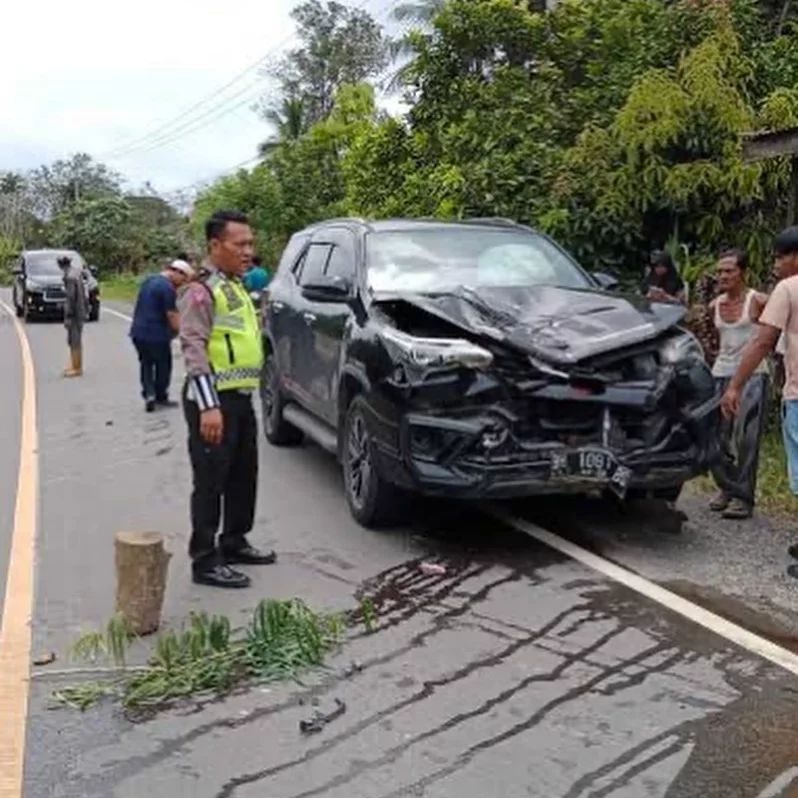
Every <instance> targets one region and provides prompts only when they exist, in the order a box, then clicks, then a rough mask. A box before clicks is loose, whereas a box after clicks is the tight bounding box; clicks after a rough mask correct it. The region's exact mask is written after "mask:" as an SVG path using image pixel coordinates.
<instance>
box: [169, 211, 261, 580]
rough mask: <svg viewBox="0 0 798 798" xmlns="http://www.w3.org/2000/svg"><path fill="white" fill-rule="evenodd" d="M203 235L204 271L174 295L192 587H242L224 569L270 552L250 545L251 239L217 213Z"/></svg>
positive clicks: (238, 576)
mask: <svg viewBox="0 0 798 798" xmlns="http://www.w3.org/2000/svg"><path fill="white" fill-rule="evenodd" d="M205 236H206V239H207V242H208V264H207V265H208V269H209V274H208V276H207V278H206V279H205V280H202V281H197V282H194V283H192V284H191V285H190V286H189V288H188V290H187V291H186V292H185V293H184V294H183V296H182V297H181V299H180V345H181V348H182V351H183V362H184V364H185V367H186V385H185V388H184V390H183V400H184V401H183V409H184V411H185V415H186V422H187V424H188V449H189V456H190V458H191V468H192V471H193V477H194V485H193V491H192V494H191V542H190V544H189V555H190V556H191V560H192V576H193V579H194V582H196V583H197V584H203V585H212V586H213V587H226V588H241V587H247V586H248V585H249V584H250V579H249V577H248V576H247V575H246V574H243V573H241V572H239V571H238V570H234V569H233V568H231V567H230V566H231V565H268V564H270V563H273V562H274V561H275V555H274V552H271V551H269V552H265V551H259V550H258V549H256V548H255V547H254V546H252V545H251V544H250V543H249V542H248V541H247V535H248V534H249V533H250V532H251V531H252V527H253V525H254V522H255V501H256V497H257V488H258V437H257V423H256V421H255V411H254V409H253V406H252V394H253V393H254V392H255V391H256V390H257V388H258V385H259V383H260V372H261V368H262V366H263V342H262V339H261V331H260V324H259V321H258V314H257V312H256V310H255V306H254V305H253V303H252V301H251V300H250V298H249V294H248V293H247V290H246V288H244V285H243V283H242V279H243V277H244V275H245V274H246V271H247V269H248V268H249V266H250V264H251V262H252V254H253V247H254V237H253V233H252V228H251V227H250V225H249V221H248V220H247V217H246V216H245V215H244V214H242V213H239V212H237V211H217V212H216V213H214V214H213V216H211V218H210V219H209V220H208V221H207V223H206V225H205ZM220 524H221V535H219V537H218V540H217V535H218V533H219V526H220Z"/></svg>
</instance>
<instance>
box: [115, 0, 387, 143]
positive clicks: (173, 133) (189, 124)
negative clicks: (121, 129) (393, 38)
mask: <svg viewBox="0 0 798 798" xmlns="http://www.w3.org/2000/svg"><path fill="white" fill-rule="evenodd" d="M368 2H369V0H361V2H360V3H359V4H358V5H357V6H355V8H363V7H364V6H365V5H367V3H368ZM400 2H402V0H386V2H385V3H383V5H382V6H381V7H380V9H379V12H378V14H377V16H375V19H378V20H379V19H382V20H383V21H384V20H385V19H387V17H388V16H389V14H390V13H391V11H392V10H393V9H394V8H395V7H396V6H398V5H399V3H400ZM293 37H294V34H292V35H291V36H289V37H287V38H286V39H284V40H283V41H282V42H281V43H280V44H278V45H277V48H281V47H282V46H284V44H286V43H287V42H288V41H290V40H291V39H292V38H293ZM277 48H272V50H271V51H269V52H268V53H266V54H265V55H264V56H262V57H261V58H259V59H258V60H257V61H256V62H255V63H254V64H252V65H250V67H248V68H247V69H245V70H243V71H242V72H241V73H239V74H238V75H237V76H236V77H234V78H233V79H232V80H230V81H228V83H226V84H225V86H224V87H222V89H221V90H224V89H227V88H229V87H230V86H232V85H233V84H234V83H236V82H237V81H238V80H239V79H240V78H241V77H242V76H243V75H244V74H246V73H247V72H248V71H251V70H252V69H253V68H254V67H256V66H258V65H263V64H264V62H265V61H267V60H268V59H269V58H270V57H271V56H273V54H274V49H277ZM259 86H260V81H256V82H255V83H253V84H250V85H249V86H248V87H245V88H244V89H241V90H239V91H237V92H236V93H235V94H233V95H231V96H230V97H227V98H225V99H224V100H222V101H221V102H220V103H218V104H216V105H215V106H212V107H211V108H209V109H207V110H206V111H204V112H203V113H201V114H200V115H199V116H194V117H193V118H191V119H187V120H186V121H184V122H182V123H180V124H178V125H177V127H173V126H174V125H175V123H179V122H180V120H181V119H182V118H183V117H185V116H187V115H188V114H190V112H191V111H193V110H194V109H196V108H198V107H200V106H202V105H203V104H204V103H205V102H206V101H207V99H208V98H207V97H206V98H205V99H204V100H201V101H200V102H198V103H195V104H194V105H193V106H191V108H189V109H186V111H184V112H183V113H181V114H178V116H177V117H175V118H174V119H173V120H172V121H171V122H167V123H165V124H164V125H161V126H160V127H159V128H156V130H154V131H151V132H150V134H145V135H144V136H142V137H141V138H140V139H137V140H136V141H135V142H131V143H130V144H128V145H127V146H122V147H119V148H117V149H116V150H113V151H112V152H111V155H110V156H109V157H115V158H125V157H128V156H130V155H134V154H136V155H144V154H146V153H147V152H150V151H152V150H155V149H159V148H161V147H164V146H167V145H168V144H171V143H173V142H174V141H178V140H179V139H181V138H185V137H186V136H188V135H191V134H192V133H194V132H196V131H197V130H200V129H202V128H203V127H206V126H207V125H209V124H211V123H213V122H215V121H216V120H217V119H220V118H222V117H224V116H226V115H227V114H229V113H232V112H233V111H235V110H237V109H238V108H241V107H242V106H243V105H245V104H247V103H248V102H251V101H252V100H253V99H255V97H256V96H258V95H259V94H260V89H259V88H258V87H259ZM252 88H255V89H256V90H255V91H254V92H252V93H251V94H249V95H248V96H246V97H244V99H243V100H242V101H241V102H238V103H236V104H235V105H232V106H230V105H229V103H230V102H231V101H232V100H234V99H237V98H238V97H240V96H242V95H244V94H246V92H248V91H249V90H250V89H252ZM221 90H219V91H221ZM209 96H212V95H209ZM169 128H172V129H169ZM158 131H163V132H161V133H159V134H158ZM155 134H158V135H155ZM148 139H149V141H148Z"/></svg>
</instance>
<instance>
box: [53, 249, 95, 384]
mask: <svg viewBox="0 0 798 798" xmlns="http://www.w3.org/2000/svg"><path fill="white" fill-rule="evenodd" d="M58 265H59V266H60V267H61V271H62V272H63V273H64V292H65V294H66V301H65V303H64V326H65V327H66V331H67V345H68V346H69V366H67V368H66V370H65V371H64V376H65V377H80V376H82V375H83V325H84V323H85V322H86V316H87V315H88V313H87V305H88V303H87V301H86V287H85V285H84V284H83V271H82V269H81V267H80V266H79V265H78V266H73V265H72V260H71V259H70V258H67V257H63V258H59V259H58Z"/></svg>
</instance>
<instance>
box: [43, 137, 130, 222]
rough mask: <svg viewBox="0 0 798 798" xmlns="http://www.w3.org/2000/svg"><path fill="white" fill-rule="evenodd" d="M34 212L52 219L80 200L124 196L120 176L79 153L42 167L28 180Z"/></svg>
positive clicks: (88, 156) (84, 154)
mask: <svg viewBox="0 0 798 798" xmlns="http://www.w3.org/2000/svg"><path fill="white" fill-rule="evenodd" d="M29 184H30V192H31V205H32V208H31V209H32V211H33V212H34V213H36V214H37V215H39V216H41V217H42V218H45V219H49V218H52V217H54V216H55V215H57V214H58V213H60V212H62V211H64V210H65V209H67V208H68V207H69V206H70V205H72V204H74V203H76V202H78V201H80V200H81V199H97V198H100V197H114V196H119V195H120V194H121V177H120V176H119V175H118V174H117V173H116V172H113V171H112V170H110V169H109V168H108V167H107V166H105V165H104V164H100V163H97V162H96V161H95V160H94V159H93V158H92V157H91V156H90V155H87V154H86V153H78V154H77V155H73V156H72V157H71V158H69V159H68V160H58V161H55V163H53V164H52V165H50V166H40V167H39V168H38V169H36V170H34V171H33V172H32V173H31V174H30V177H29Z"/></svg>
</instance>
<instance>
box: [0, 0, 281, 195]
mask: <svg viewBox="0 0 798 798" xmlns="http://www.w3.org/2000/svg"><path fill="white" fill-rule="evenodd" d="M295 2H296V0H237V2H235V3H219V2H213V3H209V2H207V0H202V2H197V0H137V1H136V2H135V3H124V4H122V3H108V2H107V0H104V1H103V2H100V0H71V2H69V3H57V2H55V0H48V1H47V2H44V1H43V0H28V2H15V3H7V4H5V5H4V8H3V27H4V29H5V30H6V31H7V32H10V31H13V32H14V33H13V34H12V35H6V36H4V41H3V46H2V47H1V48H0V74H2V75H3V76H4V78H3V80H2V81H0V170H2V169H30V168H35V167H36V166H38V165H40V164H42V163H46V162H48V161H52V160H53V159H55V158H59V157H64V156H67V155H69V154H71V153H73V152H76V151H87V152H90V153H91V154H92V155H95V156H97V157H101V156H103V155H106V156H107V154H108V153H109V152H111V151H113V150H115V149H116V150H118V149H119V148H120V147H123V146H125V145H127V146H132V144H133V143H135V142H136V140H137V139H140V138H141V137H142V136H145V134H148V133H149V132H150V131H152V130H153V129H154V128H157V127H158V126H159V125H161V124H162V123H164V122H166V121H169V120H171V119H173V118H174V117H175V116H176V115H177V114H179V113H181V112H182V111H183V110H185V109H186V108H188V107H189V106H191V105H192V104H194V103H195V102H196V101H198V100H200V99H201V98H203V97H205V96H206V95H207V94H209V93H210V92H211V91H213V90H214V89H216V88H218V87H220V86H221V85H223V84H225V83H226V82H227V81H229V80H230V79H231V78H232V77H233V76H234V75H236V74H237V73H239V72H240V71H241V70H243V69H244V68H245V67H247V66H248V65H250V64H252V63H253V62H255V61H256V60H257V59H258V58H259V57H261V56H263V55H265V54H266V53H268V52H269V51H274V50H275V49H276V48H277V47H278V45H281V44H283V46H284V43H285V40H286V39H287V38H289V37H290V36H291V34H292V31H293V25H292V22H291V20H290V17H289V12H290V9H291V8H292V7H293V6H294V5H295ZM278 52H279V51H278ZM261 86H262V88H263V90H264V91H265V90H267V89H268V87H269V83H268V81H266V80H263V79H262V78H261V79H259V78H258V73H257V72H256V71H250V72H248V73H247V74H246V76H245V78H244V79H242V80H240V81H238V82H237V83H236V84H235V85H234V86H231V87H230V88H229V89H227V90H226V91H225V92H223V93H222V94H221V95H218V94H217V95H216V96H214V97H213V99H212V100H210V101H209V102H208V103H206V104H205V105H203V106H202V107H201V108H200V109H198V110H197V111H195V112H194V114H193V115H192V116H191V117H186V119H185V120H184V121H186V122H188V121H189V120H191V119H194V118H197V117H198V116H199V115H200V114H202V113H208V115H207V116H206V117H205V118H204V119H203V120H199V119H197V124H199V122H200V121H211V119H212V117H213V115H214V114H215V113H217V112H216V111H213V112H211V109H212V108H213V107H214V106H215V105H216V104H217V103H219V102H223V101H225V100H226V99H228V98H230V97H232V96H233V95H234V94H235V93H236V92H242V94H240V95H239V96H238V97H237V99H234V100H230V101H229V104H228V106H227V107H230V106H232V105H235V104H236V103H238V102H241V101H243V104H242V105H241V106H240V107H239V108H237V109H236V110H235V111H234V112H232V113H229V114H227V115H224V116H220V117H219V118H218V119H213V120H212V124H208V125H207V126H205V127H202V128H201V129H197V130H196V131H195V132H190V131H189V129H188V128H189V127H191V126H190V125H188V124H187V125H186V127H185V128H184V129H183V130H182V131H178V132H182V133H186V134H187V135H185V136H183V137H181V138H179V139H178V140H176V141H175V142H173V143H170V144H168V145H166V146H164V147H161V148H158V149H154V150H152V151H150V152H144V151H142V150H138V151H136V152H131V153H130V155H128V156H126V157H115V158H104V159H103V160H107V162H108V163H109V165H111V166H112V167H114V168H116V169H118V170H119V171H120V172H122V173H123V174H125V175H126V176H127V177H128V178H129V179H130V180H131V182H133V183H141V182H143V181H144V180H150V181H152V183H153V184H154V185H155V186H156V187H157V188H159V189H164V190H173V189H175V188H179V187H181V186H185V185H187V184H189V183H194V182H195V181H198V180H202V179H205V178H208V177H211V176H213V175H215V174H217V173H219V172H223V171H224V170H226V169H227V168H228V167H230V166H232V165H233V164H236V163H238V162H240V161H243V160H245V159H247V158H250V157H252V156H253V155H254V154H255V152H256V147H257V144H258V142H260V141H261V140H262V139H264V138H266V136H268V133H269V131H268V128H267V127H266V125H265V124H264V123H263V122H262V121H260V120H259V119H258V118H257V116H256V115H255V114H254V113H253V112H252V111H251V110H250V105H251V104H252V102H254V98H255V96H256V94H257V92H258V90H259V89H260V88H261ZM148 140H150V141H151V140H152V139H148Z"/></svg>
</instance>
